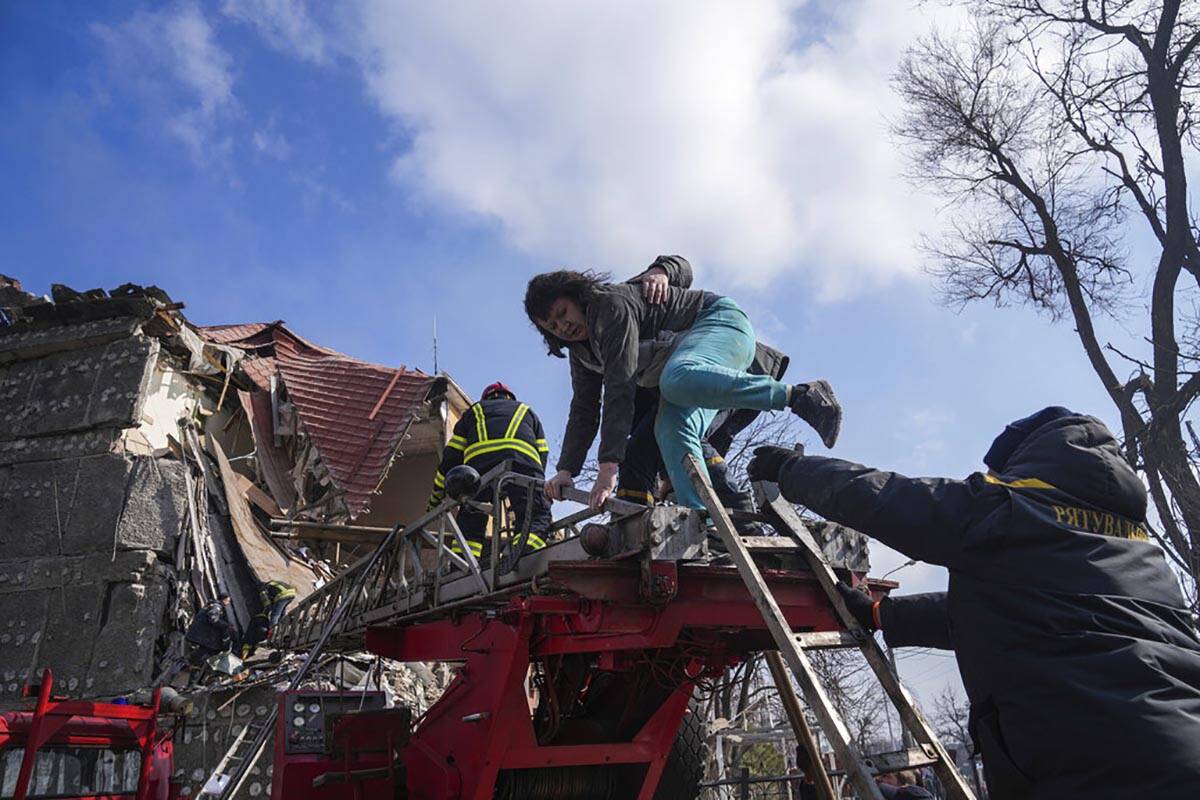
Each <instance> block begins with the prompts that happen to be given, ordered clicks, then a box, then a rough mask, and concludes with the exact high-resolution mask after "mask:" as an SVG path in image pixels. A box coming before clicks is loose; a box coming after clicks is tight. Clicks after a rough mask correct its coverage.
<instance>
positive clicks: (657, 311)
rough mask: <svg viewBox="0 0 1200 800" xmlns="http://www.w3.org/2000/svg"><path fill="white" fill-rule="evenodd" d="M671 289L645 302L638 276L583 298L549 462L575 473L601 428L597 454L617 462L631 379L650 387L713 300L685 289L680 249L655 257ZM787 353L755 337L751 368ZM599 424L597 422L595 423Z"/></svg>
mask: <svg viewBox="0 0 1200 800" xmlns="http://www.w3.org/2000/svg"><path fill="white" fill-rule="evenodd" d="M654 267H661V268H662V269H663V270H664V271H665V272H666V273H667V280H668V282H669V283H670V288H669V289H668V292H667V299H666V301H665V302H663V303H661V304H650V303H647V302H646V301H645V299H644V297H643V295H642V288H641V286H640V285H638V283H636V282H637V281H639V279H640V278H641V277H642V276H643V275H645V272H642V273H641V274H639V275H638V276H636V277H634V278H632V279H630V280H629V281H627V282H625V283H614V284H605V285H604V286H603V287H602V289H601V296H600V297H599V298H598V299H596V300H593V301H592V302H591V303H589V304H588V308H587V325H588V331H589V334H590V335H589V338H588V339H587V340H586V341H583V342H575V343H572V344H571V345H570V348H569V352H570V364H571V389H572V398H571V409H570V414H569V416H568V418H567V430H566V433H565V434H564V435H563V444H562V452H561V453H560V454H559V458H558V464H557V465H556V468H557V469H559V470H566V471H568V472H570V473H571V474H572V475H578V474H579V471H580V469H582V468H583V462H584V459H585V458H587V452H588V450H589V449H590V448H591V446H592V442H593V441H594V440H595V438H596V431H597V430H600V452H599V459H600V461H615V462H620V461H622V460H623V459H624V458H625V444H626V441H627V440H628V439H629V431H630V428H631V426H632V424H633V399H634V394H635V393H636V391H637V387H638V386H643V387H647V388H654V387H656V386H658V380H659V378H660V377H661V376H662V371H663V368H664V367H665V366H666V363H667V359H668V358H669V357H670V355H671V353H672V352H674V349H675V346H676V344H677V343H678V339H679V337H680V336H681V334H683V333H684V332H686V331H687V330H688V329H689V328H691V326H692V323H693V322H695V320H696V316H697V315H698V314H699V313H700V311H701V309H702V308H704V307H706V306H707V305H708V304H709V303H711V302H712V301H714V300H715V299H717V295H715V294H713V293H711V292H705V291H699V290H695V289H692V288H691V285H692V265H691V264H689V263H688V261H687V259H685V258H683V257H682V256H659V257H658V258H657V259H655V261H654V263H653V264H651V265H650V267H648V268H647V271H648V270H649V269H653V268H654ZM786 360H787V357H786V356H784V355H783V354H782V353H780V352H779V351H777V350H774V349H772V348H770V347H767V346H765V345H762V344H759V345H758V349H757V351H756V353H755V360H754V364H752V365H751V367H750V371H751V372H754V373H758V374H776V372H777V370H779V369H780V365H781V364H785V363H786ZM602 421H603V428H602V429H601V422H602Z"/></svg>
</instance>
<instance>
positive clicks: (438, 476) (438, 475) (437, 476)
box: [433, 470, 446, 489]
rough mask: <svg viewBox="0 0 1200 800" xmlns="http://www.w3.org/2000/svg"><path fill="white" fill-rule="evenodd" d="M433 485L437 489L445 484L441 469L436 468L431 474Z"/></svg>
mask: <svg viewBox="0 0 1200 800" xmlns="http://www.w3.org/2000/svg"><path fill="white" fill-rule="evenodd" d="M433 485H434V486H436V487H438V488H439V489H441V488H442V487H444V486H445V485H446V476H445V475H443V474H442V471H441V470H438V471H437V472H435V473H434V474H433Z"/></svg>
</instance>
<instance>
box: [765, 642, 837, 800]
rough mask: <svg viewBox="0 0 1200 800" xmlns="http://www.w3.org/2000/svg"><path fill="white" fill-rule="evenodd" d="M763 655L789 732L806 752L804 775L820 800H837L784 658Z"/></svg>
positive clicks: (815, 738)
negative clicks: (790, 731)
mask: <svg viewBox="0 0 1200 800" xmlns="http://www.w3.org/2000/svg"><path fill="white" fill-rule="evenodd" d="M763 655H764V656H765V657H766V660H767V668H768V669H769V670H771V677H772V678H774V680H775V690H776V691H777V692H779V699H780V700H782V701H783V710H784V711H785V712H787V716H788V721H789V722H791V723H792V730H793V731H794V732H795V733H796V740H797V741H798V742H800V745H801V746H802V747H803V748H804V750H805V752H807V753H808V762H809V769H806V770H805V771H804V773H805V774H806V775H808V778H809V780H811V781H812V782H813V784H814V785H815V786H816V787H817V797H818V798H819V800H838V796H837V793H836V792H835V791H834V790H833V784H832V783H830V781H829V774H828V773H827V772H825V764H824V762H823V761H821V748H820V747H818V746H817V737H815V736H813V732H812V728H810V727H809V726H808V720H806V719H805V718H804V709H802V708H800V698H798V697H796V690H795V689H793V688H792V679H791V678H789V677H788V673H787V667H786V666H784V664H783V657H782V656H780V655H779V653H772V652H770V651H768V652H766V653H764V654H763Z"/></svg>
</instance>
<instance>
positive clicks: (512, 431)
mask: <svg viewBox="0 0 1200 800" xmlns="http://www.w3.org/2000/svg"><path fill="white" fill-rule="evenodd" d="M527 413H529V406H527V405H525V404H524V403H521V405H519V406H517V410H516V411H514V412H513V415H512V420H510V421H509V423H508V429H507V430H506V431H504V438H505V439H512V438H513V437H515V436H516V435H517V428H520V427H521V421H522V420H523V419H525V415H526V414H527Z"/></svg>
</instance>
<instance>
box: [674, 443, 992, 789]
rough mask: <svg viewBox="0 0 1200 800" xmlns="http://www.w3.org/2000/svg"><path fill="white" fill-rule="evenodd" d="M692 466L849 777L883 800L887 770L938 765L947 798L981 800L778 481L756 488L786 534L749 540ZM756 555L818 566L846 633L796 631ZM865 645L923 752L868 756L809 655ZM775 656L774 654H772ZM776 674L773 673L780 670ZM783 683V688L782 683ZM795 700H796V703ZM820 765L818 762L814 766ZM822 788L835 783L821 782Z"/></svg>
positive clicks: (799, 722) (803, 732)
mask: <svg viewBox="0 0 1200 800" xmlns="http://www.w3.org/2000/svg"><path fill="white" fill-rule="evenodd" d="M684 466H685V467H686V468H687V471H688V474H689V476H690V477H691V480H692V483H693V485H694V486H695V487H696V491H697V493H698V494H699V495H700V499H701V500H702V501H703V502H704V505H705V507H706V508H707V509H708V513H709V516H710V517H712V520H713V523H714V524H715V525H716V528H717V532H718V533H719V534H720V535H721V539H722V541H724V543H725V548H726V549H727V550H728V552H729V556H730V558H732V560H733V563H734V564H736V565H737V568H738V572H739V573H740V574H741V576H742V580H743V581H744V582H745V584H746V588H747V589H748V590H749V592H750V595H751V596H752V597H753V598H754V602H755V604H756V605H757V606H758V608H759V610H760V611H761V612H762V615H763V620H764V621H765V622H766V623H767V628H768V630H770V632H771V636H772V638H773V639H774V640H775V644H776V645H777V646H778V647H779V654H780V655H781V656H782V661H783V662H785V663H786V665H787V667H788V668H789V669H790V670H791V672H792V674H793V675H794V676H795V677H796V681H797V683H798V684H799V685H800V689H801V691H803V693H804V697H805V700H806V701H807V703H808V706H809V708H811V709H812V710H813V711H814V712H815V713H816V715H817V719H818V720H819V722H820V724H821V728H822V731H823V732H824V733H825V736H826V738H828V739H829V742H830V744H831V745H832V746H833V751H834V754H835V755H836V756H837V759H838V762H839V763H840V764H841V765H842V766H843V767H844V768H845V770H846V775H847V776H848V777H849V778H850V780H851V781H852V782H853V785H854V787H855V789H856V790H857V791H858V793H859V795H860V797H863V798H869V799H870V800H883V795H882V794H881V793H880V791H879V788H878V787H877V786H876V785H875V780H874V776H875V775H876V774H880V773H887V772H898V771H900V770H905V769H916V768H919V767H925V766H929V767H932V768H933V770H934V772H935V773H936V774H937V776H938V778H939V779H940V780H941V782H942V785H943V786H944V787H945V789H946V795H947V797H949V798H952V799H953V800H974V798H975V796H974V794H972V793H971V790H970V788H968V786H967V783H966V780H965V779H964V778H963V776H962V775H961V774H960V773H959V771H958V769H957V768H956V767H955V766H954V762H953V761H952V760H951V759H950V755H949V753H947V752H946V749H945V748H944V747H943V746H942V743H941V742H940V741H939V740H938V737H937V734H936V733H935V732H934V730H933V728H932V727H931V726H930V724H929V723H928V721H926V719H925V717H924V716H923V715H922V714H921V712H920V711H919V710H918V709H917V706H916V703H915V702H914V701H913V699H912V696H911V695H910V694H909V693H908V691H907V690H906V689H905V688H904V687H903V686H902V685H901V684H900V679H899V678H898V677H897V676H896V673H895V672H893V671H892V667H891V664H890V662H889V661H888V658H887V656H886V655H885V654H884V652H883V649H882V648H881V647H880V646H879V643H878V642H876V641H875V637H874V636H872V635H871V632H870V631H867V630H865V629H863V627H862V626H861V625H859V624H858V622H857V620H855V619H854V617H853V616H852V615H851V614H850V611H849V609H848V608H846V604H845V601H843V600H842V596H841V594H839V593H838V590H837V582H838V578H837V576H836V575H834V572H833V569H832V568H831V567H830V566H829V562H828V561H826V560H825V557H824V555H823V554H822V552H821V548H820V546H819V545H818V544H817V542H816V540H815V539H814V538H813V536H812V533H811V532H809V530H808V528H807V527H806V526H805V524H804V522H803V520H801V519H800V516H799V515H798V514H797V513H796V510H795V509H794V508H792V506H791V504H790V503H788V502H787V500H785V499H784V498H783V497H782V496H781V495H780V494H779V492H778V488H777V487H776V486H775V485H774V484H766V483H759V484H755V489H756V495H758V497H759V505H760V511H762V512H763V514H764V515H765V516H766V518H767V520H768V521H769V522H770V523H771V524H772V525H773V526H774V527H775V530H776V533H777V534H779V535H778V536H769V537H762V536H759V537H749V536H741V535H739V534H738V532H737V530H736V529H735V528H734V525H733V521H732V520H731V519H730V517H729V513H728V512H727V511H726V510H725V508H723V507H722V506H721V502H720V500H718V499H717V496H716V493H715V492H714V491H713V489H712V486H711V484H710V483H709V480H708V472H707V471H706V470H705V469H704V467H703V465H702V464H701V462H700V461H699V459H697V458H696V457H695V456H692V455H689V456H688V457H687V459H686V461H685V464H684ZM755 552H768V553H779V552H793V553H799V554H800V555H802V556H803V557H804V559H805V561H806V562H807V563H808V566H809V567H810V568H811V569H812V572H813V574H814V575H815V576H816V578H817V582H818V583H819V584H820V586H821V589H822V590H823V591H824V593H825V595H826V597H827V598H828V599H829V603H830V605H832V606H833V609H834V611H835V613H836V614H837V617H838V619H840V620H841V622H842V624H843V625H844V626H845V628H846V630H844V631H820V632H814V633H794V632H793V631H792V629H791V627H790V626H789V625H788V623H787V620H786V619H785V618H784V616H783V612H782V611H781V610H780V609H779V605H778V604H777V603H776V602H775V597H774V596H773V595H772V594H771V590H770V588H769V587H768V586H767V583H766V581H764V580H763V576H762V573H761V572H760V571H759V568H758V565H757V564H756V563H755V561H754V557H753V554H754V553H755ZM835 647H839V648H851V647H855V648H858V649H859V650H860V651H861V652H862V654H863V656H864V657H865V658H866V661H867V664H868V665H869V666H870V667H871V670H872V671H873V672H874V673H875V677H876V678H877V679H878V681H879V683H880V685H881V686H882V687H883V690H884V691H885V692H886V693H887V695H888V697H889V698H890V699H891V701H892V705H894V706H895V708H896V710H897V711H898V712H899V714H900V720H901V727H902V729H903V730H904V731H906V732H907V733H908V734H909V735H910V736H911V737H912V741H914V742H915V743H916V746H915V747H912V748H909V749H907V750H901V751H898V752H895V753H879V754H873V755H865V754H864V753H862V752H861V751H860V750H859V748H858V745H856V744H855V742H854V740H853V738H852V737H851V736H850V732H849V730H848V729H847V727H846V723H845V721H844V720H843V719H842V717H841V715H840V714H839V713H838V712H837V710H836V709H835V708H834V706H833V703H832V702H831V701H830V699H829V696H828V695H827V694H826V692H825V689H824V687H823V686H822V685H821V682H820V680H819V679H818V677H817V674H816V672H815V671H814V670H813V666H812V662H811V661H810V660H809V657H808V651H810V650H817V649H823V648H835ZM769 655H770V654H769ZM768 665H769V666H773V667H775V668H776V669H777V668H778V666H779V661H778V660H777V659H771V658H768ZM776 669H772V672H773V673H775V672H776ZM782 677H783V678H785V680H780V676H779V675H778V674H776V675H775V678H776V688H777V689H778V690H779V691H780V693H781V694H782V695H783V698H784V705H785V709H787V710H788V711H789V713H788V716H789V718H790V719H791V721H792V725H793V728H794V729H795V731H796V737H797V739H799V741H800V742H802V743H809V746H810V749H811V734H810V733H809V732H808V730H807V726H806V725H804V721H803V715H802V714H799V713H798V709H799V706H798V704H789V703H788V699H789V698H788V695H789V694H793V690H792V687H791V682H790V681H788V680H786V675H783V676H782ZM781 684H782V685H781ZM791 699H793V700H794V696H793V697H792V698H791ZM819 764H820V761H818V760H817V759H816V758H814V759H813V765H814V767H816V766H817V765H819ZM818 783H819V784H822V783H824V785H825V786H828V783H827V782H822V781H818Z"/></svg>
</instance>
